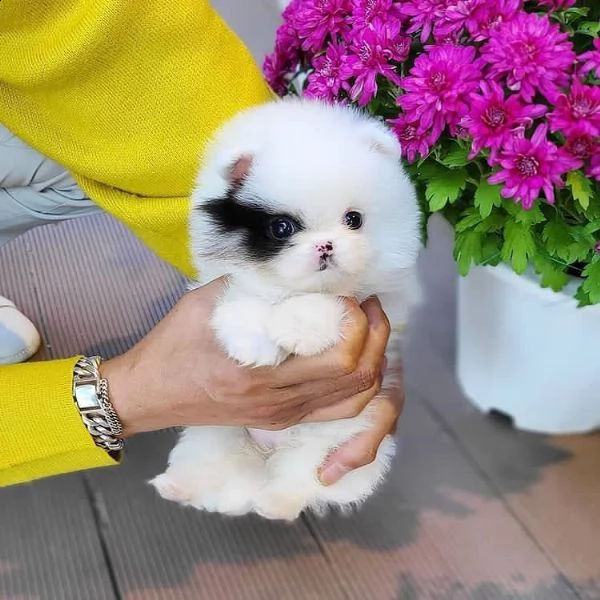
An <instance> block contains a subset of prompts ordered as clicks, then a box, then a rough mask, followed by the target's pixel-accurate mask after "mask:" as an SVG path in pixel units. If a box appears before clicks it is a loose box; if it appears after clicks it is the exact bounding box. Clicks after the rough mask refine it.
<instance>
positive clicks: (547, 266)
mask: <svg viewBox="0 0 600 600" xmlns="http://www.w3.org/2000/svg"><path fill="white" fill-rule="evenodd" d="M533 266H534V267H535V270H536V272H537V273H538V274H539V275H541V276H542V281H541V286H542V287H549V288H551V289H552V290H554V291H555V292H559V291H560V290H562V289H563V288H564V287H565V285H567V283H568V282H569V276H568V275H567V274H566V273H565V271H564V266H561V265H560V264H559V263H557V262H555V261H553V260H550V259H549V258H546V257H545V256H542V255H541V254H537V255H536V256H535V257H534V259H533Z"/></svg>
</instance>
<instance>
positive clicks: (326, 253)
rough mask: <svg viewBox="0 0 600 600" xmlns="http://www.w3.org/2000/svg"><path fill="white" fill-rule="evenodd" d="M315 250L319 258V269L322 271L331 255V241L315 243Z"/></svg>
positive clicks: (327, 264)
mask: <svg viewBox="0 0 600 600" xmlns="http://www.w3.org/2000/svg"><path fill="white" fill-rule="evenodd" d="M315 250H316V253H317V257H318V260H319V271H324V270H325V269H326V268H327V267H328V266H329V261H330V260H331V257H332V256H333V242H319V243H318V244H315Z"/></svg>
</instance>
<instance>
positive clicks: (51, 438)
mask: <svg viewBox="0 0 600 600" xmlns="http://www.w3.org/2000/svg"><path fill="white" fill-rule="evenodd" d="M79 358H80V357H79V356H75V357H72V358H68V359H64V360H57V361H49V362H33V363H25V364H20V365H11V366H6V367H4V366H3V367H0V448H1V452H0V486H3V485H11V484H15V483H22V482H25V481H31V480H33V479H38V478H41V477H49V476H51V475H59V474H62V473H68V472H72V471H79V470H83V469H91V468H96V467H103V466H110V465H115V464H117V463H118V460H114V459H113V458H111V457H110V456H109V455H108V453H107V452H105V451H104V450H102V449H100V448H98V447H97V446H96V445H95V443H94V441H93V439H92V437H91V436H90V434H89V433H88V431H87V429H86V427H85V426H84V424H83V422H82V420H81V417H80V415H79V411H78V410H77V407H76V406H75V403H74V401H73V394H72V389H73V368H74V366H75V363H76V362H77V360H79Z"/></svg>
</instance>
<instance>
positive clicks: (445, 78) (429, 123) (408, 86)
mask: <svg viewBox="0 0 600 600" xmlns="http://www.w3.org/2000/svg"><path fill="white" fill-rule="evenodd" d="M480 79H481V69H480V67H479V62H478V61H477V60H476V59H475V48H473V47H472V46H452V45H443V46H430V47H428V48H426V52H425V53H424V54H421V55H420V56H418V57H417V59H416V60H415V64H414V66H413V68H412V69H411V70H410V73H409V75H408V77H405V78H404V79H403V80H402V84H401V87H402V88H403V89H404V91H405V93H404V94H403V95H401V96H400V97H399V98H398V104H399V106H400V107H401V108H402V109H403V110H404V111H405V112H406V115H407V118H408V120H409V121H410V122H418V123H419V131H420V132H424V131H426V130H431V134H430V139H429V143H430V144H434V143H435V142H436V141H437V140H438V138H439V136H440V135H441V133H442V131H443V130H444V127H445V125H446V124H448V125H450V126H451V127H454V126H456V125H458V124H459V123H460V120H461V119H462V117H464V116H465V115H466V114H467V112H468V110H469V106H468V103H467V99H468V97H469V94H471V93H472V92H474V91H476V90H477V87H478V85H479V81H480Z"/></svg>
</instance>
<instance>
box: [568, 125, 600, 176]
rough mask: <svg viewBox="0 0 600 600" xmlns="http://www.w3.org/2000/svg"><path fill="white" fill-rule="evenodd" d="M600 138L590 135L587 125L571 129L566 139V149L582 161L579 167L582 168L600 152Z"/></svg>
mask: <svg viewBox="0 0 600 600" xmlns="http://www.w3.org/2000/svg"><path fill="white" fill-rule="evenodd" d="M599 139H600V138H595V137H594V136H592V135H590V134H589V133H588V131H587V130H586V128H585V127H583V126H582V125H578V126H577V127H575V128H574V129H572V130H571V133H570V134H569V136H568V137H567V140H566V141H565V145H564V149H565V151H566V152H567V153H568V154H569V155H570V156H572V157H573V158H575V159H577V160H578V161H580V163H579V166H578V167H577V168H581V167H582V166H583V165H584V163H585V162H586V161H587V160H588V159H589V158H591V157H592V156H594V155H595V154H600V144H599V143H598V140H599Z"/></svg>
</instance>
